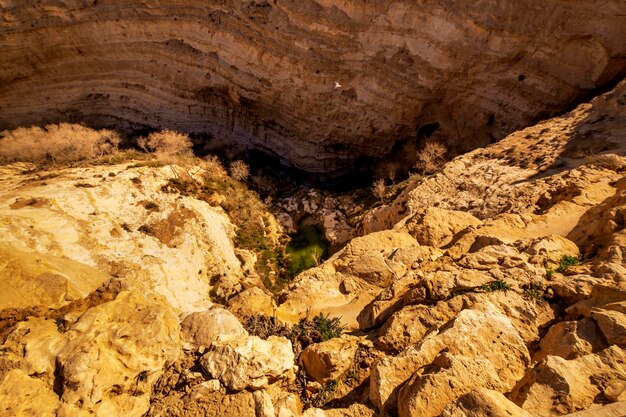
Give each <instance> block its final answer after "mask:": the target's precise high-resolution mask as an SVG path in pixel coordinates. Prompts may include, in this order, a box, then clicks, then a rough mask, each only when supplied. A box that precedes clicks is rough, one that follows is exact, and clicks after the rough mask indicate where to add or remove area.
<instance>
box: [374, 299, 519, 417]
mask: <svg viewBox="0 0 626 417" xmlns="http://www.w3.org/2000/svg"><path fill="white" fill-rule="evenodd" d="M529 363H530V357H529V354H528V350H527V348H526V345H525V343H524V340H523V339H522V338H521V337H520V335H519V333H518V332H517V330H516V329H515V327H514V326H513V325H512V324H511V321H510V320H509V319H508V318H507V317H506V316H504V315H503V314H502V313H501V312H499V311H498V310H497V309H496V308H495V307H494V306H493V305H492V304H491V303H488V302H485V303H483V304H481V305H475V306H474V307H473V308H472V309H468V310H463V311H461V312H460V313H459V314H458V315H457V317H456V318H455V319H454V320H452V321H451V322H450V323H449V325H446V326H444V327H443V328H442V329H441V330H440V331H439V332H433V333H431V334H429V335H428V336H426V337H425V338H424V339H423V340H422V341H421V342H420V343H418V344H416V345H414V346H410V347H409V348H407V349H405V350H404V351H403V352H401V353H400V354H399V355H398V356H395V357H386V358H384V359H382V360H381V361H379V362H378V363H377V364H376V365H375V366H374V367H373V369H372V374H371V377H370V397H371V399H372V402H373V403H374V404H375V405H376V406H377V407H378V408H379V410H381V411H383V410H387V411H389V410H394V409H395V408H396V407H397V408H398V409H399V411H400V415H401V416H412V415H419V413H424V414H422V415H439V414H440V413H441V412H442V411H443V409H444V408H445V405H446V404H447V403H448V402H450V401H453V400H455V399H456V398H458V397H460V396H461V395H463V394H465V393H468V392H470V391H471V390H472V389H475V388H478V387H480V386H484V387H486V388H492V389H494V388H496V389H498V390H499V391H506V390H509V389H511V388H513V386H514V385H515V382H516V381H518V380H519V379H520V378H521V377H522V376H523V375H524V370H525V368H526V366H527V365H528V364H529ZM467 371H471V373H469V374H468V373H466V372H467ZM409 379H410V382H408V384H407V381H408V380H409ZM426 381H428V382H426ZM473 381H478V382H477V383H475V382H473ZM446 384H448V386H455V387H458V389H453V390H446V391H442V392H441V393H438V392H437V394H436V395H437V396H438V400H437V401H432V402H430V403H428V404H427V403H425V402H424V401H423V400H422V399H423V398H425V395H427V394H428V393H430V395H434V392H436V391H438V388H437V387H444V386H445V385H446ZM433 390H434V391H433ZM398 392H400V396H399V397H398ZM396 402H397V403H396ZM416 413H417V414H416Z"/></svg>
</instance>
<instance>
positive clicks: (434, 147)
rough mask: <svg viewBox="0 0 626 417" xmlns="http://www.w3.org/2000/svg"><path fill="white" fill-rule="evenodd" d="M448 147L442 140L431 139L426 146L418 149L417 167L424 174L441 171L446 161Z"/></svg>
mask: <svg viewBox="0 0 626 417" xmlns="http://www.w3.org/2000/svg"><path fill="white" fill-rule="evenodd" d="M446 153H448V149H447V148H446V147H445V146H444V145H443V144H442V143H440V142H437V141H434V140H429V141H427V142H426V143H425V144H424V147H423V148H422V149H421V150H419V151H417V162H416V163H415V168H416V169H417V170H418V171H419V172H421V173H422V174H432V173H433V172H437V171H439V170H440V169H441V168H442V167H443V165H444V164H445V162H446Z"/></svg>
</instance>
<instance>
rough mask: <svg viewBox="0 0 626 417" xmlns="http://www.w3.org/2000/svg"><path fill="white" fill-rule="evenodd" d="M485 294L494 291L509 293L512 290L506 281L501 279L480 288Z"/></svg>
mask: <svg viewBox="0 0 626 417" xmlns="http://www.w3.org/2000/svg"><path fill="white" fill-rule="evenodd" d="M480 289H481V290H483V291H484V292H493V291H507V290H509V289H510V287H509V284H507V283H506V281H503V280H501V279H496V280H494V281H491V282H488V283H487V284H483V285H482V286H481V287H480Z"/></svg>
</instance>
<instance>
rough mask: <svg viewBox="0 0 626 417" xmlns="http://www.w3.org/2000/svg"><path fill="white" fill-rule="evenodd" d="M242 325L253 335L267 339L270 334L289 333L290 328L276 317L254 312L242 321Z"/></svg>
mask: <svg viewBox="0 0 626 417" xmlns="http://www.w3.org/2000/svg"><path fill="white" fill-rule="evenodd" d="M243 327H244V328H245V329H246V330H247V331H248V333H250V334H251V335H253V336H258V337H260V338H261V339H267V338H268V337H270V336H284V337H289V336H290V335H291V328H289V326H287V325H286V324H284V323H282V322H281V321H279V320H278V319H277V318H276V317H270V316H266V315H265V314H256V315H254V316H252V317H248V319H247V320H246V321H245V322H244V323H243Z"/></svg>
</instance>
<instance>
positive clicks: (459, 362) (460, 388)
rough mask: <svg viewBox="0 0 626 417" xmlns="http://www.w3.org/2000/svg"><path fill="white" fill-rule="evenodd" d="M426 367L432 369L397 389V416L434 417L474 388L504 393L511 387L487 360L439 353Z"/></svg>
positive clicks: (418, 374)
mask: <svg viewBox="0 0 626 417" xmlns="http://www.w3.org/2000/svg"><path fill="white" fill-rule="evenodd" d="M430 367H431V369H432V370H429V371H424V372H423V373H422V374H420V373H416V374H415V375H414V376H413V377H412V378H411V379H410V380H409V381H408V382H407V384H406V385H404V386H403V387H402V388H401V389H400V393H399V395H398V414H399V415H400V417H418V416H425V417H426V416H428V417H436V416H439V415H441V413H442V412H443V410H444V409H445V407H446V406H447V405H448V404H449V403H450V402H452V401H454V400H456V399H457V398H458V397H459V396H460V395H462V394H464V393H466V392H468V391H470V390H472V389H475V388H476V387H482V388H487V389H491V390H497V391H506V390H508V389H510V388H511V386H512V383H511V381H506V380H502V379H500V377H499V375H498V370H496V368H495V367H494V366H493V363H492V362H491V361H489V360H487V359H482V358H476V357H474V358H468V357H465V356H456V355H451V354H449V353H442V354H440V355H439V356H437V357H436V358H435V360H434V361H433V362H432V363H431V364H430Z"/></svg>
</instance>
